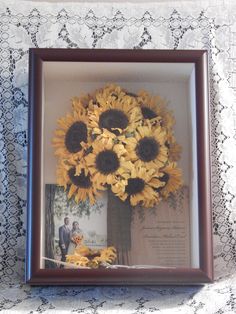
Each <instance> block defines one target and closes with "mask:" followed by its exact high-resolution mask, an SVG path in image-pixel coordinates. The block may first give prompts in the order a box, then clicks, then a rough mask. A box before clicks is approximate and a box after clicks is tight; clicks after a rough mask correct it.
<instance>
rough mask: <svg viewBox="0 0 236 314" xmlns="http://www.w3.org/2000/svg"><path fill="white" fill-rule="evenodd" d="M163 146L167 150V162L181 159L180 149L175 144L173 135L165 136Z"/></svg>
mask: <svg viewBox="0 0 236 314" xmlns="http://www.w3.org/2000/svg"><path fill="white" fill-rule="evenodd" d="M165 145H166V147H167V148H168V156H169V161H178V160H179V159H180V157H181V152H182V147H181V146H180V145H179V144H178V143H176V140H175V137H174V135H173V133H169V134H168V135H167V139H166V143H165Z"/></svg>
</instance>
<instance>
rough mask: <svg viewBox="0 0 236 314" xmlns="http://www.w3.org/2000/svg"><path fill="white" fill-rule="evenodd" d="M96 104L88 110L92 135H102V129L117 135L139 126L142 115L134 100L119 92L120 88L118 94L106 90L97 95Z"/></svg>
mask: <svg viewBox="0 0 236 314" xmlns="http://www.w3.org/2000/svg"><path fill="white" fill-rule="evenodd" d="M112 90H113V89H112ZM96 102H97V105H96V104H95V105H94V107H93V109H92V110H89V125H90V127H91V129H92V134H93V135H99V134H102V132H103V130H104V129H105V130H108V131H110V132H113V133H114V134H116V135H119V134H120V133H122V132H127V131H128V130H133V129H134V128H135V126H136V125H138V124H140V121H141V118H142V115H141V113H140V110H139V107H138V106H137V102H136V100H135V99H134V97H130V96H129V95H127V94H126V93H125V92H121V91H120V88H119V92H114V90H113V91H112V92H111V91H110V89H109V88H108V89H104V90H103V91H102V92H99V93H97V94H96Z"/></svg>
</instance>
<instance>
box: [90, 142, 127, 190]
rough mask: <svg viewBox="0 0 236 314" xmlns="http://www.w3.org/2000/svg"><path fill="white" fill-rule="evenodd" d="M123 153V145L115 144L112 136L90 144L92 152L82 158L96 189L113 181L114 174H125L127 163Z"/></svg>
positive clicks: (114, 178)
mask: <svg viewBox="0 0 236 314" xmlns="http://www.w3.org/2000/svg"><path fill="white" fill-rule="evenodd" d="M125 153H126V150H125V148H124V146H123V145H122V144H115V143H114V141H113V140H112V138H109V139H108V140H104V141H95V142H94V143H93V144H92V152H91V153H89V154H88V155H87V156H85V157H84V158H85V161H86V164H87V166H88V169H89V171H90V173H91V174H92V175H93V178H94V180H93V182H94V185H96V188H97V189H102V188H104V186H105V185H106V184H112V183H114V182H115V181H116V176H119V175H122V174H125V171H126V168H127V165H129V163H127V162H126V160H125V158H124V154H125Z"/></svg>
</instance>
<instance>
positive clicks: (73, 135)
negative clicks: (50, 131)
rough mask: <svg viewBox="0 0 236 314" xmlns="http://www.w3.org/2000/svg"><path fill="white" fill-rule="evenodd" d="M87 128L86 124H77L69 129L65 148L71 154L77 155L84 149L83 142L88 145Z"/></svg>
mask: <svg viewBox="0 0 236 314" xmlns="http://www.w3.org/2000/svg"><path fill="white" fill-rule="evenodd" d="M87 136H88V131H87V126H86V124H85V123H84V122H81V121H80V122H78V121H77V122H75V123H73V124H72V125H71V127H70V128H69V129H68V131H67V133H66V136H65V146H66V148H67V150H68V151H69V152H70V153H77V152H79V151H80V150H81V149H82V146H81V142H85V143H87Z"/></svg>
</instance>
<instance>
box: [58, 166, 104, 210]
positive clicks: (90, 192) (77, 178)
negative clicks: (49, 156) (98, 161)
mask: <svg viewBox="0 0 236 314" xmlns="http://www.w3.org/2000/svg"><path fill="white" fill-rule="evenodd" d="M76 167H78V164H77V163H76V162H73V163H71V164H68V163H66V162H65V161H60V163H59V165H58V168H57V183H58V185H60V186H63V187H64V189H65V190H68V198H69V199H70V198H71V197H72V196H74V198H75V201H76V202H77V203H79V202H80V201H85V200H86V199H87V198H89V201H90V203H91V204H92V205H93V204H94V203H95V198H96V196H98V195H99V194H100V193H99V191H98V190H97V189H96V188H95V185H94V184H93V182H92V176H91V174H90V172H88V171H86V170H84V169H83V168H82V169H80V172H79V174H78V175H77V174H76Z"/></svg>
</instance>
